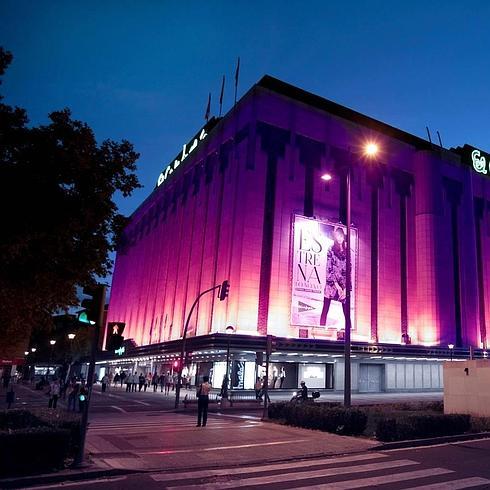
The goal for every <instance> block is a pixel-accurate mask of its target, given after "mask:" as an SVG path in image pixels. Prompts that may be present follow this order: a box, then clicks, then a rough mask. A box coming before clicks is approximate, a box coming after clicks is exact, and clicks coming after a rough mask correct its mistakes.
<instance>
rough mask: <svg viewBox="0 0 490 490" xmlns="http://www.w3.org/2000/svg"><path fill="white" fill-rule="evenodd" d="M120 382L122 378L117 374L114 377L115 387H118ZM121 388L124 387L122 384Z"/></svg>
mask: <svg viewBox="0 0 490 490" xmlns="http://www.w3.org/2000/svg"><path fill="white" fill-rule="evenodd" d="M120 380H121V377H120V376H119V373H116V374H115V376H114V385H115V386H116V385H117V383H119V381H120ZM121 386H122V383H121Z"/></svg>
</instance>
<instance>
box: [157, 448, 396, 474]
mask: <svg viewBox="0 0 490 490" xmlns="http://www.w3.org/2000/svg"><path fill="white" fill-rule="evenodd" d="M386 457H387V456H386V455H384V454H376V453H369V454H356V455H353V456H345V457H342V458H324V459H322V460H311V461H309V460H301V461H296V462H290V463H277V464H270V465H266V466H241V467H239V468H227V469H222V470H221V469H220V470H207V471H193V472H186V473H185V474H176V473H160V474H153V475H151V477H152V478H153V480H155V481H177V480H191V479H194V478H207V477H211V476H222V475H242V474H248V473H261V472H264V471H274V470H288V469H292V468H306V467H308V468H313V467H315V466H327V465H332V464H339V463H352V462H355V461H367V460H370V459H378V458H386Z"/></svg>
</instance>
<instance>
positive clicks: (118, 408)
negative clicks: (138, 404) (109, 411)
mask: <svg viewBox="0 0 490 490" xmlns="http://www.w3.org/2000/svg"><path fill="white" fill-rule="evenodd" d="M111 408H115V409H116V410H119V411H120V412H122V413H128V412H126V410H124V409H123V408H121V407H116V405H111Z"/></svg>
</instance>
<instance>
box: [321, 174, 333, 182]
mask: <svg viewBox="0 0 490 490" xmlns="http://www.w3.org/2000/svg"><path fill="white" fill-rule="evenodd" d="M332 178H333V177H332V175H331V174H328V173H326V174H323V175H322V176H321V177H320V179H322V180H324V181H325V182H328V181H330V180H332Z"/></svg>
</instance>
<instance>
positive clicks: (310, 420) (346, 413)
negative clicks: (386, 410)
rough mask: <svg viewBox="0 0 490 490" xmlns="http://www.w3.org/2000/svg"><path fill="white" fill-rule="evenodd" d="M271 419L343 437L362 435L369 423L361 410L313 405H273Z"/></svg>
mask: <svg viewBox="0 0 490 490" xmlns="http://www.w3.org/2000/svg"><path fill="white" fill-rule="evenodd" d="M269 417H270V418H271V419H281V420H284V422H285V423H286V424H288V425H294V426H296V427H303V428H306V429H316V430H321V431H324V432H333V433H335V434H342V435H359V434H362V433H363V432H364V430H365V428H366V423H367V415H366V414H365V413H364V412H362V411H361V410H358V409H355V408H343V407H329V406H325V405H321V404H313V403H273V404H271V405H270V406H269Z"/></svg>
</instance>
